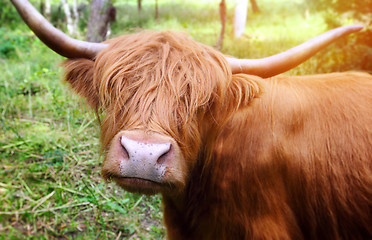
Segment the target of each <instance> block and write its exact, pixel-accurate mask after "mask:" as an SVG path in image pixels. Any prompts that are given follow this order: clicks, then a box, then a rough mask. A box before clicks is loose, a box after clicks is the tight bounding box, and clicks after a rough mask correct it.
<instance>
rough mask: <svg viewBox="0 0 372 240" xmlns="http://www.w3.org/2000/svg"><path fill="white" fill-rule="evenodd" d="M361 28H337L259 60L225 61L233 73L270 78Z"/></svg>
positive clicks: (231, 59) (232, 59) (234, 59)
mask: <svg viewBox="0 0 372 240" xmlns="http://www.w3.org/2000/svg"><path fill="white" fill-rule="evenodd" d="M362 28H363V26H357V25H356V26H346V27H339V28H336V29H333V30H330V31H328V32H326V33H323V34H321V35H319V36H317V37H315V38H313V39H311V40H309V41H307V42H305V43H303V44H301V45H298V46H297V47H294V48H291V49H289V50H287V51H285V52H282V53H279V54H276V55H274V56H271V57H266V58H261V59H236V58H230V57H227V61H228V62H229V64H230V66H231V70H232V72H233V73H246V74H252V75H257V76H260V77H264V78H267V77H272V76H275V75H277V74H280V73H283V72H286V71H288V70H290V69H292V68H294V67H296V66H297V65H299V64H301V63H302V62H304V61H306V60H307V59H309V58H310V57H312V56H313V55H315V54H316V53H317V52H318V51H320V50H321V49H323V48H324V47H326V46H328V45H329V44H331V43H332V42H334V41H336V40H337V39H338V38H341V37H343V36H345V35H348V34H350V33H353V32H357V31H360V30H361V29H362Z"/></svg>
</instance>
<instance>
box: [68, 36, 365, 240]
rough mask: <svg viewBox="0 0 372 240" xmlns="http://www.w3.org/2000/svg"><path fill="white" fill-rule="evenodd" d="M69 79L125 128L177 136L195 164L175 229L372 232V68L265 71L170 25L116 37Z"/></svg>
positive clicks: (320, 235)
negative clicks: (229, 58) (299, 73)
mask: <svg viewBox="0 0 372 240" xmlns="http://www.w3.org/2000/svg"><path fill="white" fill-rule="evenodd" d="M110 44H111V45H110V46H109V47H108V48H106V49H105V50H104V51H103V52H101V53H100V54H99V55H98V56H97V59H96V60H95V62H93V61H89V60H82V59H75V60H67V61H66V62H65V63H64V66H65V71H66V81H67V82H69V83H70V84H71V86H72V88H73V89H75V90H76V91H77V92H78V93H79V94H81V95H82V96H84V97H86V98H87V99H88V102H89V104H90V105H91V106H92V107H93V108H95V109H97V111H98V109H101V110H102V111H103V114H104V120H103V122H102V129H101V131H102V133H101V141H102V145H103V148H104V149H107V148H108V147H109V145H110V141H111V139H112V138H113V137H114V136H115V134H116V133H117V132H119V131H120V130H127V129H143V130H145V131H152V132H158V133H162V134H165V135H170V136H171V137H172V138H174V139H175V140H176V141H177V142H178V144H179V145H180V147H181V149H182V152H183V155H184V158H185V161H187V164H188V166H189V168H188V170H187V175H188V178H187V181H186V182H185V183H184V186H185V188H184V189H182V191H180V192H181V194H179V195H176V196H171V195H164V196H163V197H164V198H163V202H164V218H165V223H166V226H167V231H168V237H169V239H177V240H182V239H296V240H297V239H372V227H371V223H372V77H371V75H369V74H363V73H336V74H328V75H316V76H307V77H284V76H281V77H276V78H272V79H266V80H263V79H261V78H258V77H255V76H250V75H244V74H239V75H231V72H230V70H229V67H228V65H227V63H226V60H225V58H224V56H223V55H222V54H221V53H219V52H217V51H215V50H213V49H211V48H209V47H207V46H204V45H202V44H199V43H196V42H194V41H192V40H191V39H190V38H189V37H187V36H185V35H183V34H179V33H173V32H165V33H149V32H146V33H140V34H134V35H128V36H124V37H120V38H117V39H114V40H111V41H110Z"/></svg>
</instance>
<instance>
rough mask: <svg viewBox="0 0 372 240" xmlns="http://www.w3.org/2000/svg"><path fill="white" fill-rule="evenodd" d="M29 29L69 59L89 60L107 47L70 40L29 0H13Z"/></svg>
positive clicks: (100, 44)
mask: <svg viewBox="0 0 372 240" xmlns="http://www.w3.org/2000/svg"><path fill="white" fill-rule="evenodd" d="M11 1H12V3H13V5H14V6H15V7H16V8H17V11H18V12H19V14H20V15H21V17H22V18H23V20H24V21H25V22H26V24H27V25H28V26H29V28H30V29H31V30H32V31H33V32H34V33H35V34H36V36H38V38H39V39H40V40H41V41H43V42H44V43H45V44H46V45H47V46H48V47H49V48H51V49H52V50H53V51H55V52H56V53H58V54H59V55H62V56H64V57H67V58H89V59H94V58H95V56H96V55H97V54H98V53H99V52H100V51H101V50H102V49H103V48H105V47H106V46H107V45H106V44H103V43H92V42H85V41H80V40H77V39H74V38H70V37H69V36H67V35H66V34H65V33H63V32H62V31H60V30H58V29H56V28H55V27H53V25H52V24H50V23H49V22H48V21H47V20H46V19H45V18H44V17H43V16H42V15H41V14H40V13H39V12H38V11H37V10H36V9H35V8H34V7H33V6H32V5H31V3H29V2H28V1H27V0H11Z"/></svg>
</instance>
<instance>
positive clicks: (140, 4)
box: [137, 0, 142, 12]
mask: <svg viewBox="0 0 372 240" xmlns="http://www.w3.org/2000/svg"><path fill="white" fill-rule="evenodd" d="M137 10H138V12H141V10H142V0H137Z"/></svg>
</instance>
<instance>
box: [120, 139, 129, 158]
mask: <svg viewBox="0 0 372 240" xmlns="http://www.w3.org/2000/svg"><path fill="white" fill-rule="evenodd" d="M119 141H120V145H121V149H122V154H123V157H124V159H129V153H128V151H127V149H126V148H125V146H124V144H123V142H122V137H120V139H119Z"/></svg>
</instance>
